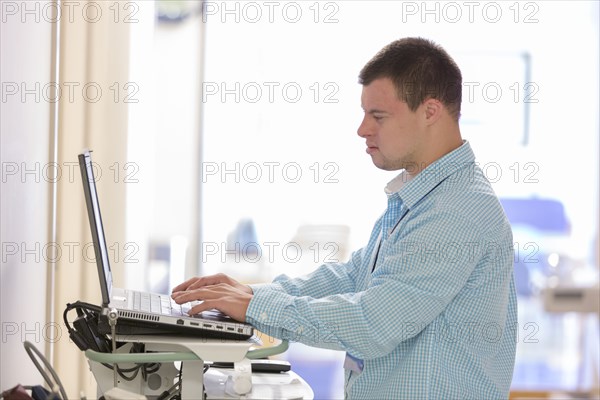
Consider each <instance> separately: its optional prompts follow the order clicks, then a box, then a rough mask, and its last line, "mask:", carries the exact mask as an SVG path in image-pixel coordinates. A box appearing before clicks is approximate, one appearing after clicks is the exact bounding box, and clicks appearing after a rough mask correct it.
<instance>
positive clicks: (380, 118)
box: [373, 115, 383, 121]
mask: <svg viewBox="0 0 600 400" xmlns="http://www.w3.org/2000/svg"><path fill="white" fill-rule="evenodd" d="M373 119H375V121H381V120H382V119H383V116H382V115H373Z"/></svg>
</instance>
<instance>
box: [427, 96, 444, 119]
mask: <svg viewBox="0 0 600 400" xmlns="http://www.w3.org/2000/svg"><path fill="white" fill-rule="evenodd" d="M423 110H424V112H425V124H426V125H432V124H434V123H436V122H437V121H438V120H439V119H440V118H441V116H442V113H443V112H444V105H443V104H442V103H441V102H440V101H439V100H436V99H426V100H425V101H424V102H423Z"/></svg>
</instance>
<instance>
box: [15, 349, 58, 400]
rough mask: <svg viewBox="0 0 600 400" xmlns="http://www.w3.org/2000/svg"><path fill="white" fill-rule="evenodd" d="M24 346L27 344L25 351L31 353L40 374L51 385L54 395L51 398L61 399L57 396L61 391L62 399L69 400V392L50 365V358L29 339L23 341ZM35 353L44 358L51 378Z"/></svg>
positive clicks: (41, 358)
mask: <svg viewBox="0 0 600 400" xmlns="http://www.w3.org/2000/svg"><path fill="white" fill-rule="evenodd" d="M23 346H25V351H26V352H27V354H28V355H29V358H31V361H33V364H34V365H35V367H36V368H37V370H38V371H39V372H40V374H41V375H42V377H43V378H44V380H45V381H46V384H48V387H50V390H51V391H52V394H51V396H52V397H50V398H49V399H54V398H56V399H58V400H60V397H58V396H57V395H58V393H59V392H60V395H61V396H62V399H63V400H67V394H66V392H65V389H64V387H63V385H62V382H61V381H60V378H59V377H58V375H57V373H56V371H54V368H52V365H50V363H49V362H48V360H46V357H44V355H43V354H42V353H41V352H40V351H39V350H38V349H37V347H35V346H34V345H33V344H32V343H31V342H29V341H27V340H26V341H25V342H24V343H23ZM33 353H35V355H36V356H37V358H39V359H40V360H42V362H43V363H44V366H45V367H46V369H47V370H48V372H49V373H50V375H51V376H52V379H50V376H48V374H47V373H46V371H45V370H44V369H43V368H42V366H41V365H40V363H39V362H38V360H37V359H36V357H35V356H34V354H33Z"/></svg>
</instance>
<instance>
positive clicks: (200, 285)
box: [171, 274, 252, 322]
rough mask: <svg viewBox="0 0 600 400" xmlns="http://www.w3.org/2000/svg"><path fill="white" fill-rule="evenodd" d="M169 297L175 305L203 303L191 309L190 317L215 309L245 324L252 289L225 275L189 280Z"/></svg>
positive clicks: (175, 289)
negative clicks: (192, 302)
mask: <svg viewBox="0 0 600 400" xmlns="http://www.w3.org/2000/svg"><path fill="white" fill-rule="evenodd" d="M171 297H172V298H173V300H175V302H176V303H177V304H182V303H187V302H189V301H194V300H200V301H203V302H202V303H201V304H198V305H196V306H194V307H192V309H191V310H190V311H189V314H190V315H191V314H197V313H199V312H202V311H205V310H210V309H212V308H216V309H217V310H219V311H221V312H223V313H225V314H227V315H229V316H230V317H232V318H233V319H236V320H238V321H241V322H245V321H246V310H247V309H248V304H250V300H251V299H252V289H250V287H249V286H247V285H242V284H241V283H239V282H238V281H236V280H235V279H232V278H230V277H229V276H227V275H225V274H217V275H210V276H204V277H201V278H192V279H189V280H187V281H185V282H184V283H182V284H180V285H178V286H176V287H175V288H174V289H173V293H172V294H171Z"/></svg>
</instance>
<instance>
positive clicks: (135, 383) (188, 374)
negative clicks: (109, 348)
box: [85, 335, 314, 400]
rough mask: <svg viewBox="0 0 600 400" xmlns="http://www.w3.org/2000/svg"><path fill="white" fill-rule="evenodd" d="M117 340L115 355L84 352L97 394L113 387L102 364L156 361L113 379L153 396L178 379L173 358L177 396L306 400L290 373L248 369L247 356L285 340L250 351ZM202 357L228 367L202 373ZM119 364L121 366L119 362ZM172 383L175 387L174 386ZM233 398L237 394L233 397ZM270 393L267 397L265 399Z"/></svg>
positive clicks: (303, 386)
mask: <svg viewBox="0 0 600 400" xmlns="http://www.w3.org/2000/svg"><path fill="white" fill-rule="evenodd" d="M116 341H117V342H126V344H125V345H123V346H121V347H120V348H119V349H117V351H116V352H115V353H98V352H95V351H91V350H87V351H86V352H85V354H86V357H87V358H88V362H89V364H90V369H91V370H92V373H93V374H94V377H95V379H96V381H97V382H98V395H99V396H100V395H102V394H104V393H105V392H107V391H108V390H110V389H111V388H113V387H115V384H114V380H113V372H112V371H111V370H110V369H108V368H106V367H105V366H104V365H102V364H103V363H104V364H115V363H117V364H119V365H120V366H121V367H122V368H126V367H128V366H132V365H134V364H135V363H160V368H159V369H158V370H157V371H156V372H155V373H153V374H151V375H148V376H147V377H145V378H142V376H141V375H142V374H138V376H136V377H135V378H134V379H132V380H128V381H126V380H123V379H119V380H118V384H117V386H118V387H119V388H121V389H124V390H127V391H130V392H133V393H138V394H142V395H145V396H159V395H160V394H162V393H163V392H164V391H166V390H168V389H170V388H172V387H173V386H174V383H176V381H177V380H178V376H179V370H178V369H177V368H176V367H175V363H176V362H181V379H180V380H179V382H180V383H181V385H180V387H179V390H180V393H181V399H182V400H191V399H194V400H197V399H199V398H202V397H203V396H202V395H201V394H204V393H206V395H207V398H208V399H234V398H246V399H253V398H256V399H258V398H261V399H266V398H273V399H286V398H289V399H292V398H295V399H300V398H303V399H312V398H313V397H314V394H313V391H312V389H311V388H310V386H309V385H308V384H307V383H306V382H305V381H304V380H303V379H302V378H301V377H300V376H298V375H297V374H295V373H294V372H293V371H290V372H288V373H282V374H264V373H263V374H257V373H254V374H253V373H251V369H250V368H251V367H250V359H253V358H254V359H256V358H264V357H267V356H269V355H274V354H278V353H281V352H282V351H285V350H287V342H282V343H281V344H280V345H279V346H275V347H270V348H265V349H255V350H250V347H251V346H252V345H253V344H255V343H254V342H252V341H250V340H248V341H231V340H219V339H206V338H198V337H182V336H152V335H136V336H133V335H127V336H124V335H118V336H117V337H116ZM133 343H143V344H144V345H145V351H146V352H145V353H129V351H130V350H131V348H132V344H133ZM204 361H222V362H233V363H234V369H221V368H209V369H208V372H209V373H207V374H206V375H205V370H204ZM123 364H125V365H123ZM175 386H176V385H175ZM236 396H237V397H236ZM269 396H270V397H269Z"/></svg>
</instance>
